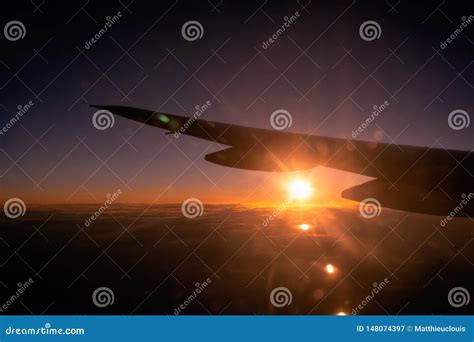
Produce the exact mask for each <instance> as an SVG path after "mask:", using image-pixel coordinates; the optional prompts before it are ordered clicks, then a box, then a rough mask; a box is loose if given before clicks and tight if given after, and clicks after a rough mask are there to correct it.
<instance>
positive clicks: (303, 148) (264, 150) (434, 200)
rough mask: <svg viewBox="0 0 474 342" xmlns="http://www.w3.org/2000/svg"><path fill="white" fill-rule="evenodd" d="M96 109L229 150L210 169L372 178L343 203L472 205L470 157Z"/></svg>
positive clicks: (446, 208) (430, 207) (445, 209)
mask: <svg viewBox="0 0 474 342" xmlns="http://www.w3.org/2000/svg"><path fill="white" fill-rule="evenodd" d="M93 107H96V108H99V109H103V110H108V111H110V112H112V113H114V114H116V115H119V116H122V117H125V118H127V119H131V120H134V121H138V122H141V123H143V124H147V125H151V126H155V127H159V128H162V129H164V130H167V131H168V133H169V134H174V135H175V136H179V135H189V136H193V137H197V138H201V139H205V140H208V141H212V142H216V143H219V144H223V145H227V146H229V147H228V148H226V149H223V150H220V151H217V152H213V153H210V154H207V155H206V156H205V159H206V160H207V161H209V162H212V163H215V164H219V165H223V166H227V167H232V168H239V169H246V170H256V171H272V172H287V171H299V170H307V169H311V168H314V167H316V166H325V167H329V168H334V169H337V170H342V171H347V172H352V173H357V174H361V175H365V176H369V177H372V178H375V179H374V180H372V181H369V182H367V183H364V184H361V185H358V186H355V187H353V188H350V189H346V190H344V191H343V193H342V196H343V197H344V198H348V199H352V200H356V201H364V200H365V199H367V198H376V199H377V200H378V201H379V202H381V203H382V206H386V207H389V208H394V209H401V210H407V211H416V212H422V213H428V214H439V215H445V214H446V215H447V214H448V213H450V211H451V210H453V209H454V208H455V207H456V205H457V204H459V202H460V201H461V200H462V199H463V198H462V195H465V196H469V195H470V194H471V193H472V196H473V197H474V193H473V192H474V175H473V173H474V158H473V157H472V154H471V153H472V151H457V150H445V149H439V148H426V147H417V146H407V145H395V144H386V143H380V142H369V141H361V140H348V139H340V138H331V137H324V136H314V135H307V134H298V133H291V132H283V131H278V130H268V129H261V128H252V127H246V126H239V125H233V124H228V123H220V122H214V121H208V120H202V119H200V118H199V117H198V116H196V115H195V116H193V117H185V116H178V115H172V114H167V113H162V112H155V111H150V110H145V109H138V108H132V107H125V106H102V105H99V106H98V105H95V106H93ZM471 171H472V172H473V173H471ZM472 202H473V203H474V201H472ZM470 206H471V207H474V205H473V204H470ZM470 210H472V209H469V210H467V211H466V210H465V208H464V209H463V210H462V211H460V213H458V214H457V215H464V216H467V215H471V214H469V212H471V211H470ZM465 212H466V213H465ZM472 214H474V212H472Z"/></svg>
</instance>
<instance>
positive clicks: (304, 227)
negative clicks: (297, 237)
mask: <svg viewBox="0 0 474 342" xmlns="http://www.w3.org/2000/svg"><path fill="white" fill-rule="evenodd" d="M298 227H300V229H301V230H308V229H309V228H311V226H310V225H309V224H307V223H302V224H300V225H299V226H298Z"/></svg>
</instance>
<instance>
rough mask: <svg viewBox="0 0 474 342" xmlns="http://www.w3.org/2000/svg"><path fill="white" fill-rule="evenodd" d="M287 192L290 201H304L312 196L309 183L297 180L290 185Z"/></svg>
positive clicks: (311, 188)
mask: <svg viewBox="0 0 474 342" xmlns="http://www.w3.org/2000/svg"><path fill="white" fill-rule="evenodd" d="M288 191H289V192H290V198H291V199H296V200H304V199H307V198H309V197H310V196H311V195H312V194H313V187H312V186H311V184H310V183H309V182H307V181H305V180H303V179H297V180H294V181H293V182H291V183H290V185H289V187H288Z"/></svg>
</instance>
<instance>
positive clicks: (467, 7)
mask: <svg viewBox="0 0 474 342" xmlns="http://www.w3.org/2000/svg"><path fill="white" fill-rule="evenodd" d="M4 6H5V8H4V10H2V14H1V24H2V27H4V26H5V25H6V24H7V23H9V22H10V21H13V20H18V21H20V22H21V23H22V24H23V25H24V27H25V29H26V35H25V37H24V38H23V39H20V40H17V41H9V40H7V39H6V37H5V36H2V37H0V44H1V48H0V51H1V52H0V62H1V63H0V83H1V84H2V86H1V87H0V104H1V106H0V107H1V108H0V118H1V121H0V126H2V127H5V125H6V123H7V122H9V121H10V120H11V118H12V117H13V116H14V113H15V109H16V108H17V106H18V105H24V104H26V103H28V102H29V101H33V102H34V105H33V107H32V108H31V109H30V110H29V111H28V112H27V113H25V114H24V115H23V116H22V117H21V118H20V119H19V120H18V121H17V122H16V123H15V124H14V125H13V126H12V127H11V128H9V129H8V130H7V131H6V132H4V134H3V135H1V136H0V146H1V149H2V151H1V153H0V165H1V170H0V172H1V175H2V176H1V178H0V186H1V188H2V192H1V193H2V196H3V197H4V198H10V197H20V198H24V199H25V200H27V201H29V202H32V203H51V202H54V203H59V202H61V203H62V202H95V201H102V199H103V198H104V195H105V194H106V193H112V192H114V191H115V190H116V189H117V188H122V190H123V192H124V197H123V200H124V201H127V202H153V201H155V200H156V201H158V202H159V201H178V202H179V201H181V199H183V198H187V197H189V196H196V197H200V198H205V199H206V198H207V199H208V200H222V201H235V200H237V201H254V200H268V199H271V198H274V197H275V196H279V191H280V190H279V184H280V183H281V182H284V181H285V179H286V178H287V177H291V176H289V175H271V174H266V173H259V172H251V171H241V170H231V169H227V168H224V167H220V166H217V165H213V164H210V163H208V162H206V161H204V158H203V155H204V154H206V153H210V152H213V151H216V150H218V148H219V147H218V146H216V145H213V144H211V143H209V142H205V141H200V140H197V139H194V138H190V137H180V138H179V139H173V138H172V137H171V136H165V135H164V134H163V131H160V130H158V129H155V128H153V127H140V126H139V125H138V124H137V123H134V122H130V121H126V120H124V119H122V118H116V119H115V124H114V126H113V127H111V128H110V129H107V130H104V131H100V130H97V129H96V128H94V126H93V125H92V115H93V114H94V112H95V110H93V109H91V108H89V106H88V105H89V104H121V105H128V106H135V107H142V108H148V109H155V110H160V111H164V112H169V113H174V114H179V115H186V114H190V113H192V110H193V108H194V107H195V106H196V105H202V104H204V103H205V102H206V101H211V103H212V105H211V107H210V108H209V109H208V110H207V111H206V112H205V113H204V114H202V116H201V118H203V119H210V120H214V121H222V122H231V123H237V124H241V125H247V126H251V127H263V128H269V129H270V128H271V126H270V122H269V119H270V115H271V113H272V112H274V111H275V110H278V109H285V110H287V111H289V112H290V113H291V116H292V119H293V123H292V126H291V127H290V128H289V130H290V131H294V132H304V133H313V134H318V135H324V136H334V137H347V138H350V137H351V134H352V132H353V130H355V129H357V127H359V126H360V125H361V124H362V123H363V122H364V121H365V120H366V119H367V117H368V116H370V113H371V110H372V107H373V106H374V105H380V104H382V103H384V102H385V101H388V102H389V106H388V107H387V109H386V110H384V111H383V113H381V114H380V115H379V116H378V117H377V118H376V120H375V121H374V122H372V123H371V124H370V125H369V127H367V128H366V129H365V130H364V131H363V132H362V133H361V134H360V135H359V136H358V137H357V138H358V139H363V140H378V141H379V140H380V141H384V142H392V141H394V142H395V143H399V144H410V145H420V146H433V147H444V148H452V149H462V150H472V149H473V145H472V135H473V134H472V133H473V129H474V128H473V126H474V124H471V125H470V126H469V127H467V128H465V129H462V130H453V129H451V128H450V127H449V125H448V115H449V113H450V112H452V111H453V110H456V109H462V110H464V111H466V112H467V113H468V114H470V115H471V116H472V113H473V108H474V106H473V104H474V101H473V97H472V94H473V91H472V89H473V88H472V87H473V85H474V68H473V65H472V56H473V53H472V52H473V48H472V46H473V45H472V42H474V36H473V27H474V23H470V24H469V25H467V27H465V28H464V31H463V32H462V33H461V34H459V35H456V38H455V39H454V40H453V41H452V42H451V43H449V44H448V45H447V46H446V48H445V49H441V48H440V43H441V42H444V41H445V40H446V38H448V37H449V36H450V35H451V34H453V33H454V32H455V30H456V29H458V28H459V27H460V25H461V23H462V21H463V17H464V18H466V17H469V15H470V14H471V13H472V12H473V11H472V9H473V5H472V4H469V3H468V2H467V1H459V2H456V1H452V2H449V3H448V2H446V3H441V2H440V3H437V2H429V1H426V2H417V4H413V3H411V2H408V1H404V2H400V3H398V4H396V5H395V2H393V3H392V4H390V2H385V1H377V2H375V1H373V2H371V1H353V2H351V1H338V2H337V4H335V3H334V2H330V1H326V2H316V1H309V2H302V1H300V2H286V3H282V2H278V3H277V2H275V3H274V4H272V3H270V2H268V3H266V2H264V1H262V2H250V1H249V2H230V1H221V2H218V1H217V0H214V3H212V2H206V1H202V2H200V3H199V4H197V3H195V2H185V1H176V2H174V1H170V2H166V1H160V2H159V4H158V3H148V2H143V1H142V2H139V1H134V2H130V3H129V4H126V3H125V2H123V1H122V2H118V1H101V2H96V3H94V2H90V3H87V2H85V1H84V2H81V1H78V2H67V3H66V2H60V1H57V2H55V1H48V2H45V3H44V4H42V5H40V6H39V7H36V5H34V4H33V3H30V2H29V1H17V2H15V3H13V4H9V5H4ZM119 11H120V12H121V13H122V16H121V18H120V19H119V20H118V21H117V22H116V23H115V24H113V25H112V27H111V28H109V29H108V30H107V32H105V33H104V34H103V35H101V37H100V39H98V40H97V42H95V43H94V44H93V45H92V47H91V48H90V49H85V43H86V42H88V41H90V39H91V38H92V37H94V35H96V34H97V33H98V32H99V30H100V29H101V28H103V27H104V25H105V23H106V17H107V16H113V15H116V13H117V12H119ZM295 12H298V13H299V16H298V18H297V19H296V20H295V21H294V22H293V23H292V24H291V25H290V26H289V27H288V28H287V29H286V31H285V32H284V33H283V34H282V35H280V36H279V37H278V39H277V40H276V41H275V42H274V43H273V44H271V45H270V46H269V47H268V48H267V49H263V48H262V44H263V43H264V42H265V41H267V40H268V39H269V38H270V37H271V36H272V35H273V34H275V32H277V30H278V29H279V28H280V27H281V26H282V24H283V23H284V21H285V19H284V18H285V16H291V15H293V14H294V13H295ZM190 20H196V21H198V22H199V23H200V24H201V25H202V27H203V35H202V38H201V39H198V40H195V41H188V40H186V39H184V38H183V36H182V33H181V28H182V26H183V24H185V23H186V22H187V21H190ZM369 20H371V21H376V22H377V23H378V24H379V26H380V28H381V32H380V37H379V38H378V39H375V40H373V41H366V40H363V39H361V36H360V34H359V27H360V26H361V24H362V23H364V22H366V21H369ZM45 132H46V133H45ZM43 134H44V135H43ZM42 135H43V136H42ZM41 136H42V137H41ZM40 137H41V138H40ZM37 139H39V141H38V140H37ZM392 139H393V140H392ZM103 161H106V162H105V164H103ZM306 176H307V177H311V178H312V179H314V180H315V182H316V188H319V189H320V190H321V191H320V194H321V198H323V197H324V198H326V197H331V196H329V195H328V194H332V196H335V197H338V196H339V193H338V191H336V190H338V189H340V188H344V187H345V186H347V185H351V184H354V183H357V181H359V180H360V177H352V176H349V175H347V174H341V173H335V172H332V171H331V172H329V171H327V170H322V169H315V170H314V171H312V172H308V173H307V175H306ZM336 176H337V182H334V177H336ZM331 179H332V181H331ZM256 189H259V190H258V191H255V190H256Z"/></svg>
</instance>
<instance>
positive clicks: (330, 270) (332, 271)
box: [326, 264, 336, 274]
mask: <svg viewBox="0 0 474 342" xmlns="http://www.w3.org/2000/svg"><path fill="white" fill-rule="evenodd" d="M335 271H336V269H335V268H334V266H333V265H332V264H327V265H326V272H327V273H329V274H333V273H334V272H335Z"/></svg>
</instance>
